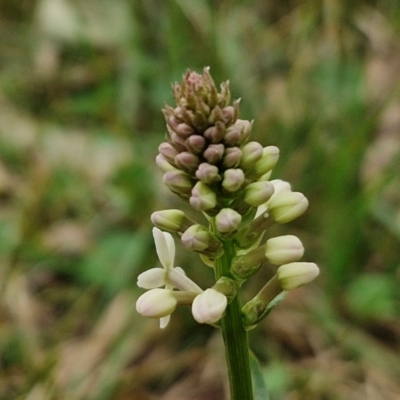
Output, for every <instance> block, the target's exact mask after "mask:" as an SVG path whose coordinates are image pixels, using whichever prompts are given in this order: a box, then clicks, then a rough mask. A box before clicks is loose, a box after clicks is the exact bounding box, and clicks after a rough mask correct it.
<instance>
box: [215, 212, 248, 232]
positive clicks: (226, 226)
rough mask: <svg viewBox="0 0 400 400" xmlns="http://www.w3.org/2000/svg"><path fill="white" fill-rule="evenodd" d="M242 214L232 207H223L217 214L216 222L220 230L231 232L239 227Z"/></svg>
mask: <svg viewBox="0 0 400 400" xmlns="http://www.w3.org/2000/svg"><path fill="white" fill-rule="evenodd" d="M241 221H242V216H241V215H240V214H239V213H238V212H237V211H235V210H232V209H231V208H223V209H222V210H221V211H220V212H219V213H218V214H217V215H216V216H215V224H216V227H217V230H218V232H221V233H229V232H234V231H236V230H237V229H238V227H239V224H240V222H241Z"/></svg>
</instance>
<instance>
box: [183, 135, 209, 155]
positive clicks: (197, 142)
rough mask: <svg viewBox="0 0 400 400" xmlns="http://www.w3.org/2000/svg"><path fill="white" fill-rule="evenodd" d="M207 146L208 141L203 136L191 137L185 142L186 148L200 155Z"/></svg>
mask: <svg viewBox="0 0 400 400" xmlns="http://www.w3.org/2000/svg"><path fill="white" fill-rule="evenodd" d="M206 145H207V142H206V140H205V139H204V137H203V136H201V135H191V136H189V137H188V138H187V139H186V140H185V146H186V148H187V149H188V150H189V151H190V152H191V153H193V154H200V153H202V152H203V150H204V149H205V147H206Z"/></svg>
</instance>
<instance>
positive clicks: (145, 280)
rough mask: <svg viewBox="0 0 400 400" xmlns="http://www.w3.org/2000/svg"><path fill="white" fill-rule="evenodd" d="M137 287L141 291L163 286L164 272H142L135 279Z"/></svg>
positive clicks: (152, 269) (158, 269) (154, 270)
mask: <svg viewBox="0 0 400 400" xmlns="http://www.w3.org/2000/svg"><path fill="white" fill-rule="evenodd" d="M137 285H138V286H139V287H141V288H143V289H154V288H157V287H161V286H164V285H165V270H164V269H163V268H151V269H149V270H147V271H144V272H142V273H141V274H140V275H139V276H138V278H137Z"/></svg>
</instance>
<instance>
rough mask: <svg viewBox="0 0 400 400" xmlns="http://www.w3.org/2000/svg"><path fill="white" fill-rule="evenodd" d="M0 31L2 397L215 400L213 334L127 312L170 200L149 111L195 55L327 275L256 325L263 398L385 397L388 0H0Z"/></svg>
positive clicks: (394, 20)
mask: <svg viewBox="0 0 400 400" xmlns="http://www.w3.org/2000/svg"><path fill="white" fill-rule="evenodd" d="M0 38H1V39H0V399H2V400H3V399H4V400H10V399H12V400H13V399H28V400H64V399H65V400H106V399H116V400H128V399H131V400H134V399H140V400H157V399H163V400H169V399H171V400H172V399H173V400H176V399H179V400H186V399H192V400H193V399H194V400H196V399H198V400H200V399H208V400H214V399H223V398H224V393H226V389H227V388H226V380H225V364H224V356H223V347H222V343H221V339H220V337H219V332H218V331H215V330H214V329H213V328H211V327H208V326H199V325H197V324H195V322H194V321H193V320H192V318H191V315H190V312H189V311H188V310H186V309H184V308H180V309H178V310H177V311H176V312H175V313H174V315H173V318H172V322H171V324H170V325H169V326H168V328H167V329H166V330H163V331H160V330H159V329H158V322H157V321H154V320H147V319H145V318H143V317H140V316H139V315H137V313H136V311H135V307H134V305H135V299H136V298H137V297H138V296H139V294H140V293H141V292H142V291H141V290H140V289H138V288H137V287H136V276H137V275H138V274H139V273H140V272H141V271H143V270H145V269H147V268H149V267H153V266H155V265H156V263H157V259H156V256H155V251H154V245H153V243H152V238H151V225H150V221H149V215H150V213H151V212H153V211H155V210H159V209H164V208H171V207H185V206H184V205H183V204H182V203H181V202H180V200H179V199H177V198H175V197H174V196H173V195H171V194H169V193H168V192H167V191H166V189H164V188H163V187H162V185H161V173H160V172H159V171H158V170H157V168H156V167H155V164H154V157H155V156H156V154H157V146H158V144H159V143H160V142H161V141H162V140H163V138H164V134H165V128H164V120H163V116H162V113H161V111H160V109H161V107H163V105H164V103H165V102H169V103H171V102H172V95H171V92H170V88H171V82H173V81H179V80H180V79H181V76H182V74H183V73H184V72H185V70H186V69H187V68H190V69H194V70H197V71H199V72H200V71H201V70H202V68H203V67H204V66H210V67H211V73H212V74H213V76H214V78H215V80H216V82H217V83H218V84H219V83H220V82H222V81H224V80H227V79H229V80H230V83H231V90H232V95H233V97H234V98H237V97H241V98H242V102H241V117H242V118H243V119H254V120H255V124H254V131H253V132H254V133H253V137H254V138H255V139H256V140H258V141H260V142H261V143H262V144H263V145H264V146H266V145H276V146H278V147H279V148H280V150H281V158H280V160H279V163H278V165H277V167H276V168H275V170H274V175H273V177H274V178H281V179H285V180H288V181H289V182H291V183H292V186H293V188H294V189H295V190H297V191H301V192H303V193H304V194H305V195H306V196H307V197H308V198H309V200H310V208H309V210H308V211H307V213H306V214H305V215H304V216H303V217H302V218H300V219H299V220H298V221H296V222H295V223H292V224H289V225H287V226H286V225H283V226H279V227H274V228H273V229H271V235H277V234H287V233H293V234H295V235H298V236H299V237H300V238H301V239H302V241H303V242H304V244H305V247H306V249H307V253H306V256H305V257H304V260H306V261H315V262H317V263H318V265H319V266H320V268H321V276H320V278H319V279H318V280H317V281H316V282H314V283H313V284H312V285H309V287H307V288H302V289H299V290H297V291H294V292H293V293H291V294H290V295H289V296H288V298H287V299H286V300H285V302H283V303H282V304H281V305H279V307H278V308H277V309H276V310H274V312H273V313H272V314H271V315H270V317H269V318H268V319H267V320H265V321H263V322H262V323H261V324H260V326H259V327H258V329H256V330H254V331H252V332H251V335H250V339H251V346H252V349H253V351H254V352H255V354H256V355H257V357H258V358H259V359H260V360H261V362H262V365H263V366H264V372H265V376H266V379H267V382H268V386H269V389H270V392H271V400H281V399H284V400H301V399H307V400H317V399H318V400H378V399H379V400H392V399H393V400H396V399H397V400H398V399H399V398H400V290H399V284H400V250H399V249H400V245H399V243H400V40H399V38H400V4H399V2H398V1H397V0H380V1H379V0H376V1H373V0H357V1H356V0H355V1H346V0H325V1H324V0H303V1H301V0H297V1H295V0H282V1H267V0H264V1H263V0H247V1H246V0H242V1H232V0H215V1H212V0H208V1H205V0H203V1H202V0H190V1H189V0H165V1H160V0H159V1H157V0H142V1H140V0H114V1H106V0H37V1H35V0H19V1H17V0H14V1H12V0H1V1H0ZM178 253H179V254H178V265H181V266H182V267H184V268H185V270H186V271H187V273H188V275H189V276H191V277H192V278H193V279H195V280H196V281H197V282H199V284H201V285H202V286H203V287H206V286H207V285H209V284H210V283H211V282H212V273H211V270H210V269H209V268H207V267H204V266H203V265H202V264H201V262H200V261H199V259H198V257H197V256H196V255H194V254H189V253H188V252H187V251H183V249H182V248H181V247H178ZM262 284H263V272H261V273H260V275H259V277H258V278H256V279H254V281H252V282H250V283H249V284H248V285H247V286H246V288H245V295H244V297H245V298H251V296H252V295H254V294H255V293H256V291H257V290H258V289H259V288H260V286H262Z"/></svg>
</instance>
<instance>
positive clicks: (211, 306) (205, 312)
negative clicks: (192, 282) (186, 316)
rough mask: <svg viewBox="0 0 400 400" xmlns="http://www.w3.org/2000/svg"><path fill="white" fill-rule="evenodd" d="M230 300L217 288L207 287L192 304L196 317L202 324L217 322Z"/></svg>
mask: <svg viewBox="0 0 400 400" xmlns="http://www.w3.org/2000/svg"><path fill="white" fill-rule="evenodd" d="M227 304H228V300H227V298H226V296H225V295H223V294H222V293H220V292H218V291H216V290H215V289H206V290H205V291H204V292H203V293H201V294H199V295H198V296H196V298H195V299H194V300H193V304H192V314H193V317H194V319H195V320H196V321H197V322H198V323H200V324H215V323H216V322H217V321H219V320H220V319H221V317H222V316H223V314H224V312H225V309H226V306H227Z"/></svg>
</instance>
